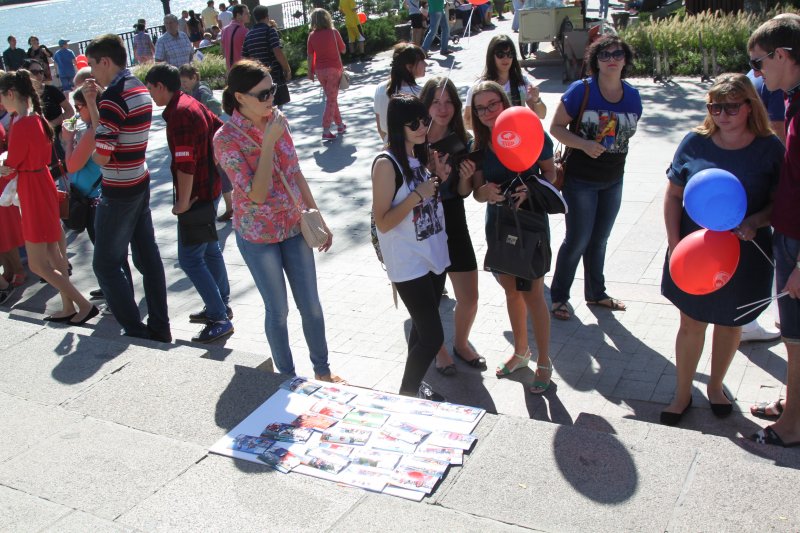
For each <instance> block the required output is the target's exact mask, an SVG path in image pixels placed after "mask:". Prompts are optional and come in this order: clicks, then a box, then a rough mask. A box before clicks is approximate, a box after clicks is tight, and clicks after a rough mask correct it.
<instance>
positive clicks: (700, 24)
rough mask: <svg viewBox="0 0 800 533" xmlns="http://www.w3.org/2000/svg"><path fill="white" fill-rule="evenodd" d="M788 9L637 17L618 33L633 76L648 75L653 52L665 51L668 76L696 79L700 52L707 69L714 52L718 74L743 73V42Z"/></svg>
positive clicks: (745, 45) (744, 62)
mask: <svg viewBox="0 0 800 533" xmlns="http://www.w3.org/2000/svg"><path fill="white" fill-rule="evenodd" d="M790 9H791V7H790V6H789V5H776V6H774V7H772V9H770V10H769V11H761V12H760V13H742V12H739V13H736V14H721V13H716V14H712V13H709V12H705V13H701V14H699V15H694V16H686V15H685V14H683V15H678V16H674V17H671V18H667V19H662V20H653V19H652V18H649V17H647V18H642V17H641V15H640V19H639V23H638V24H634V25H631V26H628V27H627V28H625V29H624V30H621V31H620V36H621V37H622V38H623V39H624V40H625V41H626V42H627V43H628V44H629V45H630V46H631V47H632V48H633V49H634V51H635V53H636V58H635V60H634V69H633V75H639V76H647V75H650V74H652V72H653V68H654V67H653V62H654V59H653V56H654V52H655V51H658V52H659V53H661V54H663V52H664V51H666V53H667V55H668V56H669V65H670V71H671V73H672V74H678V75H700V74H702V71H703V70H702V68H703V61H702V49H703V48H705V49H706V51H707V53H708V58H709V59H708V61H709V63H708V65H709V69H711V67H712V64H711V55H710V54H711V52H710V51H711V49H712V48H714V49H716V53H717V64H718V68H719V71H720V72H744V71H746V70H748V69H749V67H748V66H747V60H748V56H747V40H748V39H749V37H750V34H752V32H753V31H754V30H755V29H756V28H757V27H758V26H759V25H760V24H761V23H762V22H764V21H766V20H768V19H770V18H772V17H773V16H775V15H776V14H777V13H782V12H786V11H789V10H790ZM701 38H702V47H701ZM662 57H663V55H662ZM711 74H712V75H713V74H714V73H711Z"/></svg>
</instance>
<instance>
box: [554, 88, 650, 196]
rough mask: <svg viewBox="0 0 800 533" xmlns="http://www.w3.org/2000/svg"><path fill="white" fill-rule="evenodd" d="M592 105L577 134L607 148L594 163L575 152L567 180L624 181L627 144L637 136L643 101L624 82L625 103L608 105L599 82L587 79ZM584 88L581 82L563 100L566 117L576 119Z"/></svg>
mask: <svg viewBox="0 0 800 533" xmlns="http://www.w3.org/2000/svg"><path fill="white" fill-rule="evenodd" d="M587 81H588V82H589V101H588V102H587V104H586V109H585V110H584V112H583V117H582V118H581V123H580V124H578V131H577V134H578V135H579V136H580V137H583V138H584V139H590V140H593V141H595V142H597V143H599V144H601V145H603V147H605V149H606V151H605V152H603V153H602V154H601V155H600V157H598V158H597V159H592V158H591V157H589V156H588V155H586V153H585V152H584V151H583V150H572V152H571V153H570V156H569V161H568V164H567V177H568V178H577V179H580V180H584V181H593V182H601V183H611V182H614V181H617V180H620V179H622V175H623V174H624V172H625V159H626V158H627V156H628V141H629V140H630V138H631V137H633V135H634V134H635V133H636V126H637V123H638V122H639V118H640V117H641V116H642V99H641V97H640V96H639V91H637V90H636V89H635V88H634V87H633V86H632V85H630V84H629V83H628V82H626V81H624V80H623V81H622V89H623V93H622V99H621V100H620V101H619V102H609V101H608V100H606V99H605V97H603V95H602V93H601V92H600V88H599V86H598V85H597V78H595V77H592V78H587ZM583 95H584V85H583V81H582V80H578V81H576V82H574V83H573V84H572V85H570V86H569V88H568V89H567V92H565V93H564V94H563V95H562V96H561V101H562V102H563V103H564V108H565V109H566V111H567V114H568V115H569V116H570V117H572V118H575V117H577V116H578V113H580V109H581V103H582V102H583Z"/></svg>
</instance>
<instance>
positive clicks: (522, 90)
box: [464, 35, 547, 129]
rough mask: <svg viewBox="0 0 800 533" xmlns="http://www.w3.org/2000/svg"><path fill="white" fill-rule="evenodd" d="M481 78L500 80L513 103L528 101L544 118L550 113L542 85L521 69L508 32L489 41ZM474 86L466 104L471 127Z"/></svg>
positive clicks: (467, 120) (466, 121)
mask: <svg viewBox="0 0 800 533" xmlns="http://www.w3.org/2000/svg"><path fill="white" fill-rule="evenodd" d="M478 81H479V82H480V81H494V82H497V83H498V84H499V85H500V86H501V87H502V88H503V90H504V91H505V93H506V95H507V96H508V100H509V101H510V102H511V105H516V106H524V105H527V106H528V107H530V108H531V109H532V110H533V112H534V113H536V116H538V117H539V118H540V119H544V117H545V115H547V106H545V105H544V102H543V101H542V99H541V98H540V97H539V88H538V87H536V86H535V85H534V84H533V82H532V81H531V79H530V78H529V77H528V76H526V75H525V74H523V73H522V68H521V67H520V66H519V61H518V60H517V49H516V47H515V46H514V41H512V40H511V37H509V36H508V35H495V36H494V37H492V40H491V41H489V47H488V48H487V49H486V66H485V67H484V70H483V74H482V75H481V77H480V79H479V80H478ZM473 90H474V87H470V88H469V90H468V91H467V105H466V106H465V107H464V124H466V125H467V128H470V129H471V128H472V126H473V123H472V112H471V110H470V102H472V92H473Z"/></svg>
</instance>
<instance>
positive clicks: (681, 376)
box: [664, 313, 708, 413]
mask: <svg viewBox="0 0 800 533" xmlns="http://www.w3.org/2000/svg"><path fill="white" fill-rule="evenodd" d="M707 326H708V324H707V323H705V322H698V321H697V320H694V319H692V318H689V317H688V316H686V315H685V314H683V313H681V326H680V328H679V329H678V336H677V337H676V338H675V366H676V367H677V384H676V386H675V397H674V398H673V399H672V403H671V404H669V405H668V406H667V408H666V409H664V411H667V412H669V413H682V412H683V410H684V409H685V408H686V406H687V405H688V404H689V401H690V400H691V398H692V382H693V381H694V374H695V372H696V371H697V363H698V362H699V361H700V355H701V354H702V353H703V343H704V342H705V340H706V327H707Z"/></svg>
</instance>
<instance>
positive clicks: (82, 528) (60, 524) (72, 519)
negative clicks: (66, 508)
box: [42, 511, 140, 533]
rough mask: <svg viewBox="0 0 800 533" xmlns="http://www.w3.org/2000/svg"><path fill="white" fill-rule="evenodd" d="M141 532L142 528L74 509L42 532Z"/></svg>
mask: <svg viewBox="0 0 800 533" xmlns="http://www.w3.org/2000/svg"><path fill="white" fill-rule="evenodd" d="M87 531H91V532H92V533H139V531H140V530H138V529H135V528H132V527H129V526H125V525H122V524H118V523H117V522H112V521H111V520H106V519H104V518H99V517H97V516H94V515H92V514H89V513H84V512H82V511H73V512H71V513H69V514H68V515H66V516H64V517H63V518H60V519H59V520H58V521H57V522H55V523H54V524H52V525H51V526H50V527H48V528H46V529H43V530H42V533H86V532H87Z"/></svg>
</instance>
